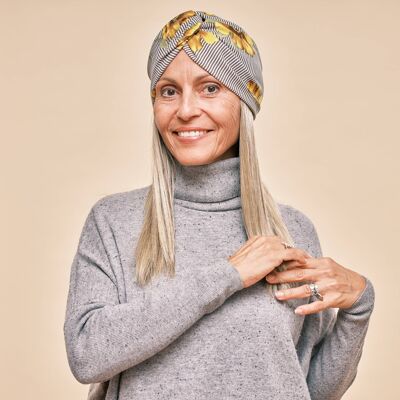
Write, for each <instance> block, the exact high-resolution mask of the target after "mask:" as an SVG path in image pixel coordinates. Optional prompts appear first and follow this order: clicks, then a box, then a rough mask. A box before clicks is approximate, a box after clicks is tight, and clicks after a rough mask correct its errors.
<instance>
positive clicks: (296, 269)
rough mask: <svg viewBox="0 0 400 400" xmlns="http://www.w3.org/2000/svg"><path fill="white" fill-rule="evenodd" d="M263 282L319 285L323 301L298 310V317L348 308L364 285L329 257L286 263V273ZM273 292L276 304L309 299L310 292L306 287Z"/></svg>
mask: <svg viewBox="0 0 400 400" xmlns="http://www.w3.org/2000/svg"><path fill="white" fill-rule="evenodd" d="M265 279H266V280H267V282H269V283H274V284H275V283H283V282H308V283H315V284H316V285H318V291H319V293H320V294H321V295H322V296H323V300H316V301H314V302H312V303H310V304H307V305H303V306H301V307H297V308H296V310H295V312H296V313H297V314H304V315H305V314H312V313H317V312H319V311H322V310H324V309H326V308H331V307H332V308H344V309H346V308H349V307H351V306H352V305H353V304H354V303H355V302H356V300H357V299H358V298H359V297H360V295H361V293H362V292H363V290H364V288H365V286H366V281H365V278H364V277H363V276H362V275H360V274H358V273H357V272H355V271H352V270H350V269H348V268H345V267H343V266H342V265H340V264H338V263H337V262H336V261H335V260H333V259H332V258H330V257H321V258H308V259H307V260H306V263H303V264H300V263H298V262H297V261H292V262H290V263H288V268H287V270H286V271H281V272H278V271H274V272H271V273H270V274H268V275H267V276H266V277H265ZM281 292H282V295H279V292H276V297H277V299H279V300H289V299H296V298H303V297H309V296H310V295H311V289H310V287H309V286H308V284H304V285H302V286H299V287H295V288H290V289H285V290H282V291H281Z"/></svg>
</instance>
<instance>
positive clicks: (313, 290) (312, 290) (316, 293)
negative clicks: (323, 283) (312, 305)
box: [308, 283, 324, 301]
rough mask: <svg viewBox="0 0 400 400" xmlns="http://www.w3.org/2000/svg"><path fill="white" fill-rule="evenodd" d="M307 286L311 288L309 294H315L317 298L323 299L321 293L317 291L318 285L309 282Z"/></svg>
mask: <svg viewBox="0 0 400 400" xmlns="http://www.w3.org/2000/svg"><path fill="white" fill-rule="evenodd" d="M308 287H309V288H310V289H311V292H312V293H311V296H315V297H316V298H317V299H318V300H321V301H322V300H323V299H324V298H323V296H322V295H321V293H320V292H318V285H316V284H315V283H309V284H308Z"/></svg>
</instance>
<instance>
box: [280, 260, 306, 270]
mask: <svg viewBox="0 0 400 400" xmlns="http://www.w3.org/2000/svg"><path fill="white" fill-rule="evenodd" d="M306 266H307V263H303V262H301V261H298V260H292V261H285V269H286V270H289V269H293V268H302V267H306Z"/></svg>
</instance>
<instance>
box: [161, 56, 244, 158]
mask: <svg viewBox="0 0 400 400" xmlns="http://www.w3.org/2000/svg"><path fill="white" fill-rule="evenodd" d="M155 89H156V98H155V101H154V106H153V112H154V120H155V124H156V126H157V128H158V131H159V132H160V134H161V136H162V139H163V141H164V143H165V145H166V146H167V148H168V149H169V151H170V152H171V153H172V155H173V156H174V157H175V159H176V160H178V161H179V163H180V164H183V165H203V164H210V163H213V162H215V161H218V160H223V159H225V158H229V157H235V156H237V155H238V153H237V151H238V147H237V143H238V140H239V125H240V98H239V97H238V96H237V95H236V94H235V93H233V92H232V91H231V90H229V89H228V88H227V87H226V86H224V85H223V84H222V83H221V82H219V81H218V80H217V79H215V78H214V77H213V76H212V75H210V74H208V73H207V72H206V71H205V70H204V69H203V68H201V67H200V66H198V65H197V64H196V63H195V62H194V61H192V60H191V59H190V57H189V56H188V55H187V54H186V53H185V51H183V50H181V51H180V52H179V54H178V55H177V56H176V57H175V58H174V60H173V61H172V62H171V63H170V64H169V65H168V67H167V69H166V70H165V71H164V73H163V75H162V76H161V78H160V80H159V81H158V82H157V84H156V87H155ZM178 131H179V132H181V131H183V132H187V131H189V132H192V133H191V134H193V131H201V134H202V136H191V137H180V136H179V135H178V133H177V132H178ZM197 134H198V132H196V135H197Z"/></svg>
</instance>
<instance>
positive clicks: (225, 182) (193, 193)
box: [174, 157, 240, 210]
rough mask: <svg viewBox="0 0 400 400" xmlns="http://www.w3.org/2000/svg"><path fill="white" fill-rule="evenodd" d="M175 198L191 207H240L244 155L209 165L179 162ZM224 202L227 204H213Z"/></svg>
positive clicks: (209, 208) (207, 208) (206, 208)
mask: <svg viewBox="0 0 400 400" xmlns="http://www.w3.org/2000/svg"><path fill="white" fill-rule="evenodd" d="M174 198H175V199H178V200H181V201H183V202H184V203H185V204H186V206H189V207H190V208H196V209H202V210H211V209H214V208H215V207H217V209H224V208H226V207H227V208H228V209H231V208H238V207H240V158H239V157H231V158H226V159H224V160H219V161H215V162H213V163H211V164H205V165H182V164H180V163H179V162H176V172H175V192H174ZM221 202H224V204H218V205H214V206H213V203H221ZM189 203H193V204H189Z"/></svg>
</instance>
